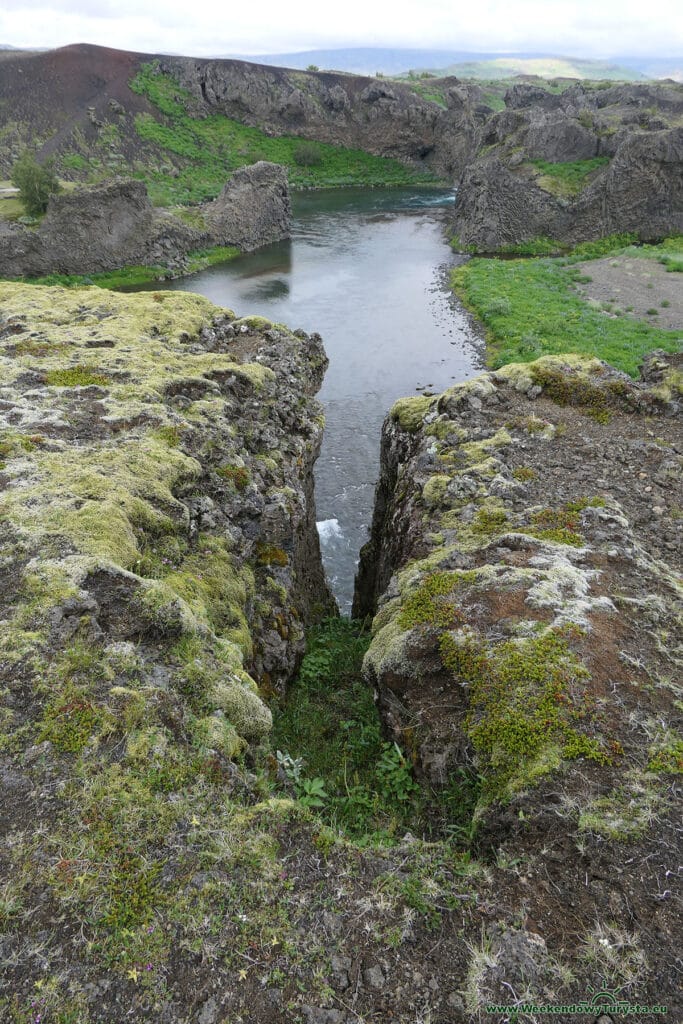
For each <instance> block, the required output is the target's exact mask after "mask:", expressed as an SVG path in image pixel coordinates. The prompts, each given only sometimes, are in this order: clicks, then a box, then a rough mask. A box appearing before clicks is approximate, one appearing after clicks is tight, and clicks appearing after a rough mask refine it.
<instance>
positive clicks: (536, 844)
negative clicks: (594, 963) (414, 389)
mask: <svg viewBox="0 0 683 1024" xmlns="http://www.w3.org/2000/svg"><path fill="white" fill-rule="evenodd" d="M655 367H656V370H655V369H654V368H655ZM679 374H680V358H678V359H676V358H673V359H668V360H667V359H666V358H664V357H663V356H661V354H660V357H658V358H657V359H655V360H652V359H650V360H648V366H647V380H641V381H639V382H634V381H632V380H631V379H630V378H627V377H626V376H625V375H623V374H620V373H618V372H617V371H615V370H613V369H612V368H610V367H608V366H606V365H605V364H604V363H601V362H600V361H599V360H596V359H590V358H587V357H578V356H571V355H570V356H566V357H564V356H559V357H544V358H543V359H540V360H538V361H537V362H535V363H531V364H526V365H524V366H522V365H517V366H515V365H511V366H507V367H504V368H502V369H501V370H499V371H497V372H493V373H487V374H484V375H482V376H481V377H478V378H476V379H474V380H472V381H468V382H466V383H464V384H459V385H456V386H455V387H452V388H450V389H449V390H448V391H446V392H444V393H443V394H442V395H439V396H435V397H434V398H432V399H431V400H429V401H425V399H424V398H417V399H413V400H411V399H406V400H403V401H401V402H400V403H398V404H397V405H396V406H395V407H394V409H393V410H392V412H391V414H390V416H389V417H388V419H387V421H386V422H385V425H384V433H383V448H382V474H381V478H380V482H379V486H378V502H377V506H376V512H375V518H374V522H373V528H372V536H371V540H370V542H369V543H368V545H367V546H366V548H365V549H364V550H363V553H362V557H361V565H360V570H359V577H358V580H357V591H356V605H355V612H356V614H358V615H374V621H373V626H372V630H373V639H372V642H371V645H370V648H369V650H368V653H367V655H366V657H365V662H364V673H365V676H366V678H367V681H368V682H369V683H370V684H371V685H372V686H373V687H374V688H375V690H376V692H377V694H378V700H379V707H380V711H381V714H382V717H383V719H384V722H385V725H386V727H387V729H388V730H389V732H390V735H392V736H393V737H394V738H395V740H396V741H397V742H398V743H399V744H401V745H402V747H403V749H404V751H406V752H407V753H409V754H410V756H411V758H412V759H413V763H414V765H415V768H416V771H417V772H418V774H421V775H422V777H423V778H425V779H427V780H429V782H430V783H431V784H432V785H434V786H437V787H439V786H441V787H444V789H447V788H448V787H453V786H457V780H458V778H463V779H465V778H466V777H470V778H471V775H472V773H474V774H475V775H476V776H477V777H478V780H479V783H478V785H479V799H478V804H477V807H476V809H475V812H474V817H473V821H472V829H473V835H474V847H475V849H477V850H478V851H479V853H480V854H481V855H482V856H484V857H487V856H488V857H490V856H494V857H498V860H499V862H500V860H501V858H503V859H504V858H507V859H508V860H509V859H511V858H519V860H518V861H517V863H520V862H523V863H525V864H526V865H527V867H526V868H525V869H524V870H525V871H526V872H527V873H528V874H530V875H535V874H536V872H539V871H540V872H543V871H546V872H547V873H548V877H549V878H550V881H551V885H550V886H542V887H541V888H539V883H538V880H536V882H534V883H533V884H532V885H524V884H522V883H524V882H526V883H528V882H529V881H530V879H529V878H526V879H524V878H522V879H521V880H520V881H519V882H518V883H514V882H513V883H510V882H509V881H508V883H507V890H506V895H505V901H506V903H507V901H508V900H509V901H510V903H509V904H508V905H515V904H517V905H518V906H519V907H522V906H523V907H524V908H525V909H524V913H525V914H526V915H527V920H528V919H529V918H531V919H533V920H534V921H535V925H534V928H533V931H535V932H537V933H538V934H539V935H540V936H541V937H542V940H543V941H545V940H547V938H548V936H549V935H551V934H553V933H555V938H556V939H557V935H558V933H557V931H556V930H555V920H554V919H556V918H557V917H559V916H561V915H563V914H564V913H565V912H566V908H567V907H579V906H581V904H582V903H583V902H584V893H585V887H586V886H589V888H591V891H592V893H593V895H594V896H595V898H596V899H597V903H595V904H592V906H591V915H592V917H596V918H597V917H599V916H600V914H602V913H605V912H606V911H605V908H606V907H609V920H610V922H611V925H612V926H613V927H615V928H617V929H620V930H623V932H624V934H625V933H627V932H628V933H629V934H630V933H631V932H632V931H634V932H635V936H636V939H637V944H638V945H639V947H640V948H642V949H643V950H645V948H647V949H648V953H647V956H646V959H647V958H649V961H648V962H649V973H648V971H647V970H645V969H644V970H643V972H642V974H641V977H640V980H639V983H640V984H641V985H642V989H643V990H647V991H649V992H650V997H651V998H650V1002H656V1001H660V1002H666V999H664V997H663V995H662V992H661V991H658V989H657V970H656V967H655V964H656V962H657V960H658V959H659V960H662V959H666V958H667V957H668V958H670V959H671V960H673V957H674V955H675V954H674V949H675V945H676V942H677V940H676V939H674V938H673V933H674V932H675V930H676V929H675V925H674V924H673V918H672V917H671V910H670V904H669V902H668V900H669V897H668V895H667V896H666V897H665V896H661V895H660V896H659V897H656V896H654V895H652V894H654V893H656V892H659V893H660V894H661V893H662V892H663V887H662V886H659V887H658V884H657V873H656V870H655V869H654V868H653V867H648V866H647V865H648V864H649V863H650V858H655V859H659V858H661V857H662V856H663V852H662V851H663V849H664V848H667V849H669V848H670V850H671V855H673V853H672V850H673V847H674V846H675V845H676V843H675V840H673V828H672V824H671V823H672V821H673V816H674V813H675V812H674V807H675V802H674V801H675V797H674V792H675V786H674V785H673V780H674V779H675V773H677V772H680V771H681V769H682V768H683V764H682V763H681V760H680V752H681V746H680V742H681V741H680V733H679V732H677V729H678V728H680V703H679V702H678V700H677V692H678V689H677V683H676V678H677V677H678V676H679V675H680V669H681V659H680V651H678V650H677V646H676V643H675V641H674V637H675V636H676V632H677V628H678V627H677V623H678V622H679V619H678V616H679V614H680V598H681V588H680V577H678V576H677V575H676V571H677V569H678V570H680V565H679V561H680V554H681V550H683V547H682V545H681V539H682V538H681V529H682V523H681V504H682V502H681V489H680V485H681V472H680V471H681V466H682V462H681V454H680V437H681V434H680V419H679V402H680V393H679V392H680V388H679V386H678V378H679ZM664 751H666V753H664ZM658 752H661V756H660V753H658ZM676 752H677V753H676ZM670 840H671V847H670ZM624 844H626V845H624ZM629 844H631V845H629ZM598 851H599V852H598ZM598 857H599V859H600V862H601V865H602V867H601V874H600V881H599V882H595V883H591V882H590V878H591V868H590V866H589V865H591V864H594V863H595V859H596V858H598ZM549 858H550V860H551V862H550V863H549ZM581 858H583V860H581ZM579 861H581V863H585V865H586V871H585V872H584V869H583V867H582V868H581V871H580V872H578V871H575V870H574V869H573V867H572V866H571V865H576V866H578V863H579ZM625 864H627V865H633V866H632V867H624V865H625ZM532 865H533V866H532ZM551 876H552V877H551ZM582 890H583V892H582ZM598 893H599V895H596V894H598ZM631 900H635V903H631V902H630V901H631ZM635 904H637V907H636V905H635ZM598 905H599V909H598ZM653 915H656V917H657V921H658V926H657V939H656V940H654V939H653V936H652V933H651V932H650V931H649V930H648V926H646V922H649V921H650V920H651V919H652V916H653ZM667 922H668V923H667ZM586 926H587V921H586V919H585V916H582V915H581V914H579V916H578V917H577V918H576V920H575V921H574V922H573V924H571V925H569V924H567V923H566V922H565V924H564V925H563V926H562V928H561V929H560V932H561V933H562V941H561V943H560V945H561V946H562V947H563V950H564V952H563V954H562V955H563V956H564V955H565V954H566V955H567V956H568V957H569V958H570V959H571V957H572V956H574V951H575V950H576V949H579V950H580V949H581V948H583V947H582V944H583V943H586V942H589V941H593V940H591V939H589V937H588V936H587V933H586ZM506 928H507V926H506ZM669 928H671V931H669V930H668V929H669ZM497 934H498V938H496V940H495V942H494V941H493V937H492V938H491V943H492V946H495V945H496V943H497V942H498V940H499V939H501V935H502V936H503V937H504V935H505V928H504V929H503V932H502V933H497ZM508 938H509V936H508ZM505 941H507V939H506V940H505ZM595 941H601V940H600V939H599V937H598V939H597V940H595ZM660 943H661V945H660ZM603 945H605V946H607V945H609V946H610V947H611V945H612V939H611V938H609V937H607V938H606V940H605V943H603ZM485 966H486V965H482V964H479V967H481V968H482V971H483V974H482V975H481V977H479V981H478V982H477V984H479V985H480V987H479V989H478V991H479V998H480V999H481V998H484V995H483V993H485V992H486V991H487V984H486V983H485V981H484V974H486V971H485V970H484V967H485ZM491 966H492V965H491V964H490V963H489V964H488V967H487V968H486V970H488V968H490V967H491ZM474 967H475V965H474V961H473V963H472V969H473V970H474ZM537 967H538V963H537ZM477 970H478V968H477ZM543 973H544V972H543V971H541V974H543ZM550 973H552V972H551V971H550V967H548V970H547V971H546V972H545V982H542V981H539V983H538V986H537V987H536V991H539V986H540V988H542V985H543V984H546V983H547V984H550V981H549V978H550ZM504 976H505V975H504V974H501V976H500V978H499V981H500V979H501V978H502V977H504ZM537 980H538V979H537ZM669 983H670V982H669ZM641 1001H643V1000H642V999H641ZM501 1019H502V1018H501ZM529 1019H531V1018H529Z"/></svg>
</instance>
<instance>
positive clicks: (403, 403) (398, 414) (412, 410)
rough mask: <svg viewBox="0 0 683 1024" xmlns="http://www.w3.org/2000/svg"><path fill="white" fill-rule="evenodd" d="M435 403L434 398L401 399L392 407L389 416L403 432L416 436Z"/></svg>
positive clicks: (421, 396)
mask: <svg viewBox="0 0 683 1024" xmlns="http://www.w3.org/2000/svg"><path fill="white" fill-rule="evenodd" d="M433 403H434V399H433V398H428V397H426V396H424V395H419V396H417V397H415V398H399V400H398V401H397V402H394V404H393V405H392V407H391V411H390V413H389V415H390V416H391V418H392V420H394V421H395V422H396V423H398V424H400V426H401V428H402V429H403V430H407V431H409V432H410V433H411V434H414V433H415V432H416V431H417V430H419V428H420V427H421V426H422V419H423V417H424V416H425V414H426V413H427V412H428V411H429V409H430V408H431V407H432V405H433Z"/></svg>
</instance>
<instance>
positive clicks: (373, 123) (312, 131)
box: [159, 57, 491, 179]
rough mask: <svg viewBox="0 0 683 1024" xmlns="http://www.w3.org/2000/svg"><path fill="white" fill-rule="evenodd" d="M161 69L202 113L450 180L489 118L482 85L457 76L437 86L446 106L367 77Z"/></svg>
mask: <svg viewBox="0 0 683 1024" xmlns="http://www.w3.org/2000/svg"><path fill="white" fill-rule="evenodd" d="M159 67H160V70H161V71H163V72H166V73H167V74H170V75H172V76H173V77H174V78H175V79H176V80H177V81H179V82H180V83H181V84H182V86H183V87H184V88H185V89H187V90H188V91H189V92H190V93H192V95H193V96H194V97H195V99H196V101H197V103H198V104H199V105H201V107H203V108H204V109H206V108H208V109H209V110H210V111H219V112H220V113H222V114H225V115H226V116H227V117H231V118H234V119H235V120H238V121H241V122H243V123H245V124H250V125H255V126H257V127H259V128H261V129H264V130H266V131H269V132H273V133H275V134H285V133H286V134H294V135H301V136H302V138H307V139H319V140H321V141H323V142H330V143H333V144H335V145H344V146H351V147H355V148H360V149H364V150H367V152H369V153H374V154H375V155H377V156H388V157H395V158H397V159H400V160H407V161H411V162H414V163H417V164H426V165H427V166H428V167H430V168H431V169H432V170H434V171H435V173H437V174H439V175H440V176H441V177H444V178H447V179H448V178H453V177H454V176H455V175H456V174H458V173H459V172H460V171H461V170H462V168H463V167H464V166H465V163H466V161H467V159H468V157H469V155H470V152H471V146H472V143H473V140H474V136H475V130H476V128H477V127H478V126H479V125H481V124H483V123H484V121H485V119H486V117H487V116H488V114H490V112H491V110H490V108H489V107H487V106H486V104H485V103H484V100H483V92H482V90H481V89H480V88H479V86H476V85H468V84H465V83H461V82H459V81H458V80H457V79H455V78H453V79H446V80H443V81H442V80H439V83H438V84H439V86H440V87H441V86H444V87H445V88H444V99H445V108H444V107H443V106H441V105H440V104H438V103H435V102H433V101H432V100H429V99H424V98H423V97H422V96H420V95H419V94H418V93H416V91H415V90H414V89H413V88H412V87H411V85H410V83H407V82H406V83H404V82H399V81H394V80H392V81H384V80H382V79H376V78H368V77H367V76H362V75H344V74H339V73H337V72H327V71H321V72H304V71H290V70H287V69H285V68H274V67H264V66H262V65H258V64H249V63H246V62H245V61H233V60H200V59H195V58H190V57H162V58H160V63H159Z"/></svg>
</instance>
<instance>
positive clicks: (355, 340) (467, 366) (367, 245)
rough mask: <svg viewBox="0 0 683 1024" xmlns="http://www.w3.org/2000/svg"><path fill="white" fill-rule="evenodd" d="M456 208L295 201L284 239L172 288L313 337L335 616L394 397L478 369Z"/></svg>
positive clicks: (406, 201) (441, 199)
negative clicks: (458, 286) (450, 283)
mask: <svg viewBox="0 0 683 1024" xmlns="http://www.w3.org/2000/svg"><path fill="white" fill-rule="evenodd" d="M452 202H453V194H452V193H447V192H435V191H434V190H429V191H421V190H415V189H411V190H406V189H372V190H358V189H352V190H331V191H325V192H309V193H304V194H299V195H296V196H295V197H294V211H293V212H294V220H293V225H292V238H291V240H288V241H286V242H279V243H277V244H275V245H270V246H267V247H265V248H263V249H260V250H258V251H257V252H254V253H250V254H246V255H244V256H240V257H239V258H238V259H236V260H234V261H232V262H230V263H227V264H222V265H220V266H216V267H212V268H210V269H209V270H206V271H202V272H201V273H199V274H196V275H194V276H193V277H189V278H185V279H182V280H178V281H173V282H169V286H170V287H172V288H175V289H179V290H183V291H193V292H199V293H200V294H202V295H205V296H206V297H207V298H209V299H211V300H212V301H213V302H215V303H217V304H218V305H221V306H227V307H229V308H230V309H233V310H235V312H236V313H237V314H238V315H239V316H246V315H249V314H253V313H258V314H260V315H261V316H264V317H267V318H268V319H270V320H273V321H276V322H280V323H286V324H287V325H288V326H289V327H291V328H292V329H296V328H298V327H301V328H303V329H304V330H305V331H307V332H309V333H310V332H312V331H318V332H319V333H320V334H321V335H322V337H323V341H324V344H325V349H326V351H327V354H328V356H329V360H330V366H329V369H328V371H327V374H326V376H325V382H324V384H323V387H322V390H321V392H320V400H321V401H322V403H323V405H324V407H325V418H326V426H325V438H324V442H323V447H322V451H321V454H320V458H319V459H318V463H317V466H316V506H317V518H318V530H319V533H320V538H321V546H322V553H323V561H324V563H325V569H326V571H327V575H328V577H329V579H330V583H331V586H332V589H333V591H334V594H335V597H336V598H337V601H338V602H339V606H340V610H341V611H342V613H344V614H348V612H349V611H350V607H351V601H352V598H353V578H354V574H355V570H356V564H357V560H358V552H359V550H360V547H361V546H362V544H364V543H365V541H366V540H367V537H368V527H369V524H370V521H371V518H372V506H373V498H374V488H375V483H376V480H377V476H378V470H379V443H380V431H381V426H382V421H383V419H384V417H385V415H386V413H387V411H388V410H389V408H390V407H391V405H392V403H393V402H394V401H395V400H396V399H397V398H400V397H401V396H404V395H414V394H421V393H423V390H418V389H425V388H427V389H428V390H429V391H441V390H443V389H444V388H446V387H448V386H449V385H451V384H453V383H455V382H456V381H461V380H465V379H466V378H467V377H470V376H472V375H474V374H475V373H476V372H478V370H479V369H480V367H481V355H480V353H481V347H480V345H479V344H478V341H477V338H476V337H475V336H474V335H473V332H472V329H471V327H470V325H469V322H468V319H467V316H466V315H465V313H464V312H463V311H462V309H461V308H460V307H459V306H458V305H457V303H456V301H455V300H454V298H453V296H452V294H451V293H450V292H449V290H448V287H447V276H448V269H449V268H450V267H452V266H455V265H456V264H457V263H458V262H460V258H459V257H457V256H454V255H453V254H452V253H451V250H450V248H449V247H448V245H447V244H446V242H445V240H444V217H445V214H446V212H447V207H448V205H449V204H451V203H452ZM157 287H158V286H157Z"/></svg>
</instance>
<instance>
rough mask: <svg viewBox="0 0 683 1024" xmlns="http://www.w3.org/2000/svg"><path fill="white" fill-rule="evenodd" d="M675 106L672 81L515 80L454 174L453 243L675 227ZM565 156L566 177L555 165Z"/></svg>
mask: <svg viewBox="0 0 683 1024" xmlns="http://www.w3.org/2000/svg"><path fill="white" fill-rule="evenodd" d="M682 115H683V89H682V88H681V87H680V86H677V85H673V84H668V85H661V86H654V85H643V86H641V85H632V86H615V87H612V88H608V89H601V90H595V89H588V88H586V87H584V86H581V85H575V86H572V87H571V88H569V89H567V90H566V91H565V92H563V93H561V94H560V95H552V94H550V93H548V92H545V91H544V90H542V89H539V88H537V87H532V86H515V87H513V88H512V89H511V90H509V92H508V93H507V96H506V109H505V110H504V111H502V112H500V113H497V114H494V115H493V116H492V117H491V118H489V120H488V121H487V122H486V124H485V126H484V128H483V129H482V130H481V131H480V132H479V135H478V145H477V153H476V156H475V157H474V158H473V159H472V161H471V163H470V164H469V165H468V166H467V168H466V169H465V171H464V173H463V175H462V178H461V180H460V183H459V187H458V194H457V200H456V207H455V219H454V231H455V233H456V235H457V237H458V239H459V244H460V245H461V246H462V247H464V248H472V249H476V250H478V251H486V252H495V251H496V250H499V249H504V248H506V247H514V246H517V245H520V244H522V243H524V242H530V241H533V240H534V239H538V238H544V239H549V240H552V241H555V242H556V243H557V245H558V248H561V247H562V246H571V245H574V244H576V243H578V242H583V241H587V240H590V239H595V238H600V237H602V236H604V235H609V234H613V233H618V232H630V233H633V234H635V235H637V236H638V237H639V238H641V239H642V240H653V239H657V238H661V237H662V236H664V235H667V234H672V233H676V232H680V231H682V230H683V212H682V211H683V128H681V117H682ZM596 158H597V160H596ZM589 161H594V162H593V163H590V162H589ZM582 163H583V166H584V169H585V174H584V173H582ZM568 164H571V165H575V166H574V168H573V171H574V173H575V175H577V176H575V177H574V178H573V179H572V178H565V177H564V176H563V174H562V170H563V165H568ZM549 165H550V166H549ZM552 165H555V167H553V166H552ZM570 170H572V169H571V168H570Z"/></svg>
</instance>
